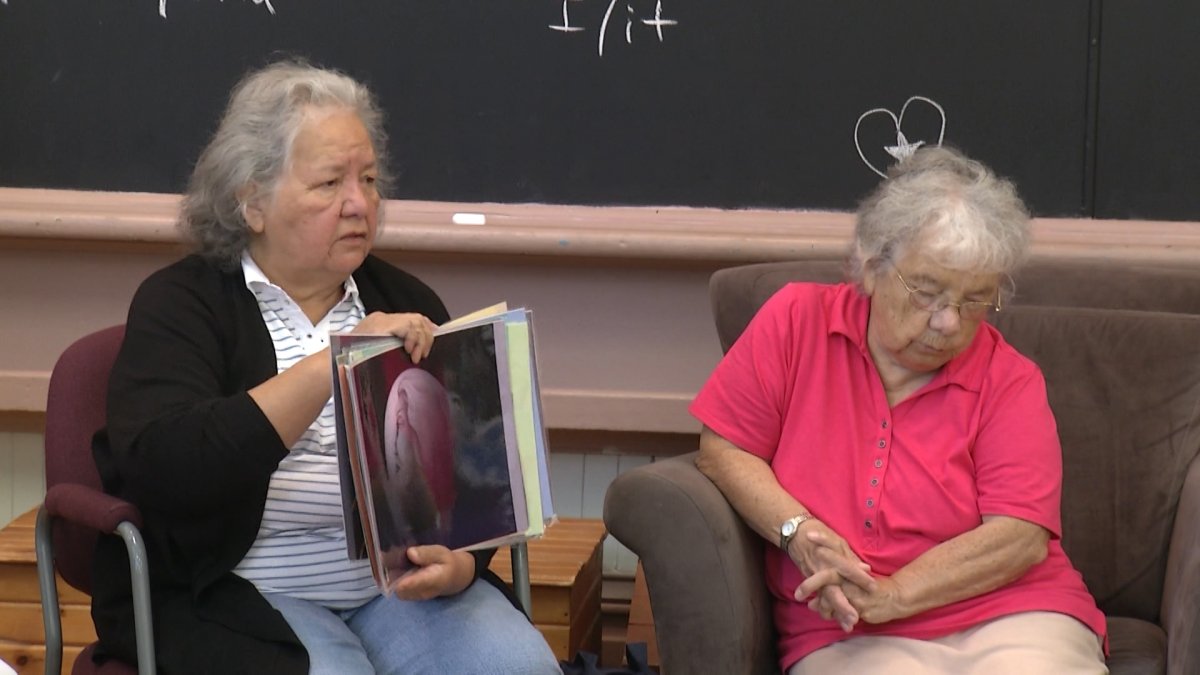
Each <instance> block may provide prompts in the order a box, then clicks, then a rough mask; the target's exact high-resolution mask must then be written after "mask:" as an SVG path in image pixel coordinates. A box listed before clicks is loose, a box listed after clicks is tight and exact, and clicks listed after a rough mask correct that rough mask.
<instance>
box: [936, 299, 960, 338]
mask: <svg viewBox="0 0 1200 675" xmlns="http://www.w3.org/2000/svg"><path fill="white" fill-rule="evenodd" d="M929 327H930V328H932V329H934V330H936V331H937V332H939V333H941V334H943V335H953V334H954V333H957V332H958V329H959V328H961V327H962V317H961V316H960V315H959V313H958V307H957V306H955V305H946V306H945V307H943V308H941V309H939V310H938V311H936V312H934V313H933V314H931V315H930V316H929Z"/></svg>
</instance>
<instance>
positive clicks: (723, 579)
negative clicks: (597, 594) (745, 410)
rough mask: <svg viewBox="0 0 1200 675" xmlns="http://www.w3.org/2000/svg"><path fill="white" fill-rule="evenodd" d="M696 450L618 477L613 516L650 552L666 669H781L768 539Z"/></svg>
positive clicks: (619, 528)
mask: <svg viewBox="0 0 1200 675" xmlns="http://www.w3.org/2000/svg"><path fill="white" fill-rule="evenodd" d="M695 457H696V453H689V454H686V455H681V456H679V457H673V458H671V459H666V460H662V461H658V462H655V463H653V464H648V465H646V466H642V467H638V468H637V469H634V470H631V471H628V472H626V473H624V474H621V475H620V476H618V477H617V479H616V480H615V481H613V483H612V485H611V486H609V489H608V493H607V495H606V496H605V500H604V523H605V525H606V526H607V527H608V530H609V532H610V533H612V535H613V536H615V537H616V538H617V539H618V540H620V541H621V543H623V544H625V545H626V546H628V547H629V548H630V550H632V551H633V552H634V553H636V554H637V555H638V557H639V558H640V559H641V562H642V568H643V570H644V571H645V574H646V586H647V589H648V590H649V592H650V605H651V607H652V609H653V612H654V627H655V633H656V636H657V638H658V648H659V654H660V656H661V658H662V666H663V672H664V673H668V674H669V673H700V672H709V673H771V672H777V670H778V663H777V659H776V647H775V640H776V637H775V630H774V626H773V622H772V614H771V601H770V596H769V593H768V591H767V587H766V583H765V581H764V579H763V560H762V550H763V542H762V540H761V539H760V538H759V537H758V535H756V534H754V533H753V532H751V531H750V530H749V529H748V528H747V527H746V525H745V524H744V523H743V522H742V519H741V517H739V516H738V514H737V513H736V512H735V511H734V510H733V508H732V507H731V506H730V505H729V503H728V502H727V501H725V497H724V496H723V495H722V494H721V492H720V491H719V490H718V489H717V487H716V486H715V485H713V484H712V482H711V481H709V480H708V478H707V477H705V476H704V474H702V473H700V471H699V470H698V469H696V466H695Z"/></svg>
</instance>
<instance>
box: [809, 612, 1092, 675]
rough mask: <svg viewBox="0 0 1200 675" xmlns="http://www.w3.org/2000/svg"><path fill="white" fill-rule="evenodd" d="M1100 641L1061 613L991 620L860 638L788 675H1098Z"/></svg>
mask: <svg viewBox="0 0 1200 675" xmlns="http://www.w3.org/2000/svg"><path fill="white" fill-rule="evenodd" d="M1107 672H1108V668H1107V667H1106V666H1105V665H1104V652H1103V650H1102V649H1101V645H1100V639H1099V638H1098V637H1096V634H1095V633H1093V632H1092V631H1091V630H1090V629H1089V628H1088V627H1087V626H1085V625H1083V624H1082V623H1080V622H1079V621H1077V620H1076V619H1074V618H1072V617H1069V616H1067V615H1066V614H1059V613H1057V612H1024V613H1021V614H1012V615H1010V616H1005V617H1001V618H999V619H993V620H992V621H988V622H985V623H982V624H980V625H978V626H975V627H974V628H969V629H967V630H964V631H960V632H958V633H954V634H952V635H947V636H945V637H942V638H938V639H936V640H914V639H912V638H903V637H891V636H882V635H881V636H862V637H856V638H850V639H849V640H842V641H841V642H836V643H834V644H832V645H829V646H828V647H823V648H821V649H818V650H817V651H815V652H813V653H811V654H809V655H808V656H806V657H804V658H803V659H801V660H800V661H799V662H797V663H796V665H794V666H792V667H791V668H789V669H788V674H787V675H843V674H845V675H859V674H860V673H861V674H868V673H884V674H886V675H934V674H942V673H944V674H945V675H1011V674H1017V675H1096V674H1098V673H1107Z"/></svg>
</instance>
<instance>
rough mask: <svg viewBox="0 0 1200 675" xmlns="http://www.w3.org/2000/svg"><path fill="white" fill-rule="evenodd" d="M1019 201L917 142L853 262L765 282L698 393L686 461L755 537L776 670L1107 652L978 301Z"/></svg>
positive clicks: (963, 664)
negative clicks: (693, 447)
mask: <svg viewBox="0 0 1200 675" xmlns="http://www.w3.org/2000/svg"><path fill="white" fill-rule="evenodd" d="M1028 220H1029V218H1028V215H1027V213H1026V210H1025V207H1024V206H1023V205H1022V203H1021V200H1020V198H1019V197H1018V196H1017V194H1016V191H1015V189H1014V188H1013V186H1012V185H1011V183H1009V182H1007V181H1005V180H1002V179H999V178H997V177H996V176H995V175H994V174H993V173H992V172H991V171H990V170H988V169H987V168H986V167H984V166H983V165H981V164H980V163H978V162H975V161H972V160H970V159H968V158H966V157H964V156H962V155H961V154H959V153H957V152H955V151H952V150H949V149H942V148H927V149H922V150H918V151H917V152H916V153H915V154H914V155H913V156H912V157H910V158H909V159H907V160H905V161H902V162H901V163H899V164H898V165H897V166H895V167H893V168H892V171H891V173H890V174H889V176H888V178H887V179H886V180H885V181H883V182H882V183H881V184H880V185H879V187H878V188H877V189H876V190H875V191H874V192H873V193H872V194H871V195H870V196H868V197H867V199H866V200H865V201H864V202H863V204H862V206H861V207H860V209H859V213H858V221H857V226H856V231H855V241H854V246H853V250H852V252H851V257H850V265H849V267H850V276H851V277H852V279H853V282H854V283H848V284H841V285H818V284H808V283H795V284H790V285H788V286H786V287H784V288H783V289H781V290H780V291H779V292H778V293H777V294H776V295H775V296H773V297H772V298H771V299H770V300H769V301H768V302H767V303H766V304H765V305H764V306H763V307H762V309H761V310H760V311H759V312H758V314H757V315H756V316H755V317H754V319H753V321H752V322H751V323H750V325H749V327H748V328H747V329H746V331H745V332H744V333H743V334H742V336H741V338H740V339H739V340H738V341H737V343H735V344H734V345H733V347H732V348H731V349H730V350H729V353H728V354H727V355H726V357H725V359H724V360H722V362H721V363H720V364H719V365H718V367H717V369H716V370H715V371H714V373H713V374H712V376H711V378H710V379H709V380H708V382H707V383H706V384H705V385H704V387H703V388H702V390H701V391H700V393H699V395H698V396H697V397H696V399H695V401H694V402H693V403H692V406H691V412H692V414H693V415H695V416H696V417H697V418H698V419H699V420H700V421H701V422H702V423H703V424H704V427H703V430H702V432H701V437H700V454H699V456H698V459H697V465H698V466H699V468H700V470H701V471H702V472H703V473H705V474H706V475H707V476H708V477H709V478H711V479H712V481H713V482H714V483H715V484H716V485H717V487H718V488H719V489H720V490H721V491H722V492H723V493H724V495H725V496H726V497H727V498H728V499H729V501H730V503H731V504H732V505H733V507H734V508H735V509H736V510H737V511H738V512H739V513H740V514H741V515H742V517H743V518H744V519H745V520H746V522H747V523H748V524H749V525H750V526H751V527H752V528H753V529H754V530H755V531H757V532H758V533H759V534H760V535H761V536H762V537H763V538H764V539H766V540H767V542H768V544H769V545H768V546H767V551H766V572H767V574H766V577H767V579H768V585H769V586H770V590H771V592H772V596H773V598H774V616H775V625H776V627H777V629H778V632H779V648H780V649H779V652H780V665H781V667H782V669H783V670H784V672H785V673H787V674H788V675H812V674H825V673H875V672H878V673H888V674H889V675H896V674H909V673H913V674H915V673H945V674H954V675H963V674H971V673H981V674H982V673H1022V674H1023V675H1035V674H1044V675H1063V674H1066V673H1104V672H1107V671H1106V668H1105V665H1104V649H1105V646H1106V645H1105V639H1106V638H1105V630H1106V628H1105V622H1104V616H1103V614H1101V612H1100V611H1099V610H1098V609H1097V608H1096V604H1095V601H1094V600H1093V599H1092V597H1091V596H1090V595H1089V593H1088V591H1087V588H1086V587H1085V586H1084V583H1083V579H1082V577H1081V576H1080V575H1079V573H1078V572H1077V571H1076V570H1075V569H1074V568H1073V567H1072V566H1071V563H1070V562H1069V561H1068V560H1067V558H1066V556H1065V554H1064V553H1063V549H1062V546H1061V545H1060V542H1059V538H1060V535H1061V523H1060V516H1059V500H1060V494H1061V478H1062V458H1061V449H1060V447H1059V442H1058V437H1057V433H1056V426H1055V422H1054V417H1053V415H1052V413H1051V411H1050V407H1049V404H1048V403H1047V399H1046V391H1045V382H1044V380H1043V378H1042V375H1041V372H1040V371H1039V369H1038V368H1037V366H1036V365H1034V364H1033V363H1032V362H1031V361H1029V360H1028V359H1027V358H1025V357H1023V356H1021V355H1020V354H1018V353H1017V352H1016V351H1015V350H1014V349H1013V348H1012V347H1011V346H1009V345H1008V344H1007V343H1006V342H1005V341H1004V338H1003V337H1002V336H1001V335H1000V334H999V333H998V332H997V331H996V330H995V329H994V328H993V327H992V326H991V325H990V324H988V323H985V322H984V321H983V320H984V318H985V317H986V316H987V315H988V313H989V312H993V311H999V310H1000V309H1001V308H1002V307H1003V305H1004V304H1005V302H1006V301H1007V299H1008V296H1009V295H1010V292H1009V289H1008V283H1007V281H1008V279H1009V278H1010V277H1009V273H1010V272H1012V271H1013V270H1014V269H1015V268H1016V266H1017V265H1018V264H1019V263H1020V262H1021V261H1022V259H1023V258H1024V257H1025V255H1026V250H1027V247H1028V240H1029V224H1028Z"/></svg>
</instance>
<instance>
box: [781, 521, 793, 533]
mask: <svg viewBox="0 0 1200 675" xmlns="http://www.w3.org/2000/svg"><path fill="white" fill-rule="evenodd" d="M780 531H781V532H782V533H783V536H785V537H790V536H792V535H793V534H796V521H794V520H788V521H784V523H783V527H782V528H781V530H780Z"/></svg>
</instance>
